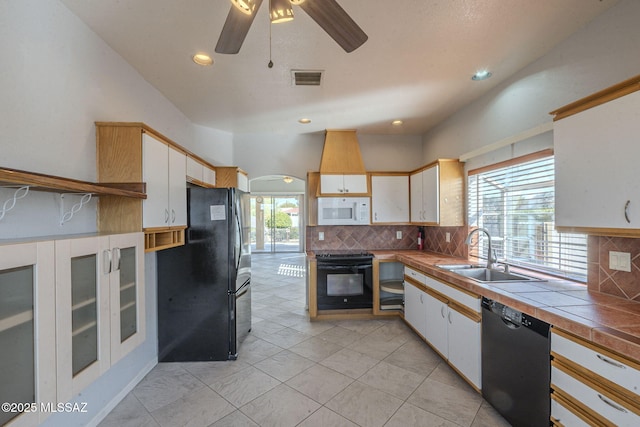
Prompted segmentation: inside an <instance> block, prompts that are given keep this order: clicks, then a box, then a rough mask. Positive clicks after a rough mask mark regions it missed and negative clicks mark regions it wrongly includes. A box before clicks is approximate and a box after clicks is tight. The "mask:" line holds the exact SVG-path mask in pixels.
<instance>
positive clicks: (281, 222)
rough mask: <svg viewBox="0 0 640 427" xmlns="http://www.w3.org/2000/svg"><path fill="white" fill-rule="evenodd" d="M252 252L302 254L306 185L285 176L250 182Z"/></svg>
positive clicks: (260, 178)
mask: <svg viewBox="0 0 640 427" xmlns="http://www.w3.org/2000/svg"><path fill="white" fill-rule="evenodd" d="M250 191H251V194H250V200H251V251H252V252H254V253H263V252H267V253H275V252H303V251H304V221H303V218H304V194H305V182H304V181H303V180H301V179H298V178H294V177H289V176H285V175H269V176H263V177H259V178H254V179H252V180H251V181H250Z"/></svg>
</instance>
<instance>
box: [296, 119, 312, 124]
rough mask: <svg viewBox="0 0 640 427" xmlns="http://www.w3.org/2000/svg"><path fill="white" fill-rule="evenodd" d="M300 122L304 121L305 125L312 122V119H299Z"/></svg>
mask: <svg viewBox="0 0 640 427" xmlns="http://www.w3.org/2000/svg"><path fill="white" fill-rule="evenodd" d="M298 123H302V124H303V125H308V124H309V123H311V119H307V118H302V119H299V120H298Z"/></svg>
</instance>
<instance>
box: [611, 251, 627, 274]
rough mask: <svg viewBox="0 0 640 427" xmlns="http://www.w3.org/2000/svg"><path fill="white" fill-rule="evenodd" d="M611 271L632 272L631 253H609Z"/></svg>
mask: <svg viewBox="0 0 640 427" xmlns="http://www.w3.org/2000/svg"><path fill="white" fill-rule="evenodd" d="M609 269H610V270H616V271H626V272H628V273H630V272H631V254H630V253H629V252H616V251H609Z"/></svg>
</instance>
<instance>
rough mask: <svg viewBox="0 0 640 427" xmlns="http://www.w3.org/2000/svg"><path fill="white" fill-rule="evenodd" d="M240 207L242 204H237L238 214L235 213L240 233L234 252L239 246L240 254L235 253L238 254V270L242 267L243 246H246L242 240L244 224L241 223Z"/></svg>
mask: <svg viewBox="0 0 640 427" xmlns="http://www.w3.org/2000/svg"><path fill="white" fill-rule="evenodd" d="M239 209H240V206H237V205H236V214H235V220H236V227H238V228H237V230H236V232H237V233H238V243H237V245H236V246H235V247H234V248H233V250H234V252H235V251H236V248H238V250H239V252H240V253H239V254H234V255H237V256H236V271H237V270H238V269H239V268H240V259H241V258H242V255H243V254H242V248H243V247H244V242H243V241H242V225H241V224H240V213H239V212H238V210H239Z"/></svg>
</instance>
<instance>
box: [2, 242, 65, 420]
mask: <svg viewBox="0 0 640 427" xmlns="http://www.w3.org/2000/svg"><path fill="white" fill-rule="evenodd" d="M54 282H55V266H54V245H53V242H39V243H24V244H11V245H0V401H1V402H2V403H3V410H2V411H1V412H0V425H5V424H7V423H9V422H12V425H14V423H15V425H36V424H38V423H39V422H40V421H42V420H44V418H45V417H46V415H47V413H45V412H43V411H40V408H41V404H48V403H52V402H53V403H54V404H55V402H56V357H55V332H56V331H55V287H54V286H55V283H54ZM5 403H6V404H8V405H9V406H6V407H5V406H4V405H5ZM27 405H33V406H29V407H27ZM34 409H37V410H34Z"/></svg>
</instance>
